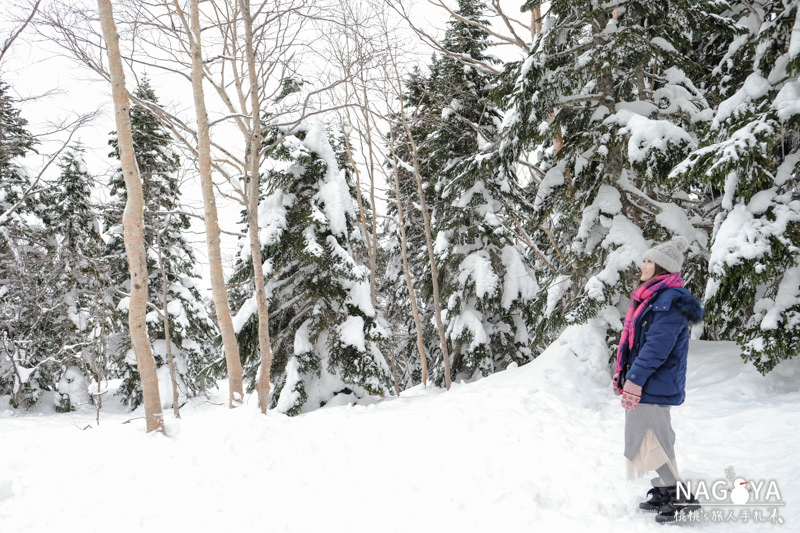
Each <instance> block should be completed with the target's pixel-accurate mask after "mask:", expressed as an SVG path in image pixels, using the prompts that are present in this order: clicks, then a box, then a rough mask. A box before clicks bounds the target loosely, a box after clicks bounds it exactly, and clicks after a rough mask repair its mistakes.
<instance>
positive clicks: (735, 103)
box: [674, 0, 800, 373]
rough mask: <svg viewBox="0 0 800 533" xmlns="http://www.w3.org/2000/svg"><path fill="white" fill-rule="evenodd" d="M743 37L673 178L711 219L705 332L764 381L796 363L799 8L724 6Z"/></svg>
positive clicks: (799, 312) (799, 329) (722, 67)
mask: <svg viewBox="0 0 800 533" xmlns="http://www.w3.org/2000/svg"><path fill="white" fill-rule="evenodd" d="M730 3H731V6H732V7H731V11H730V13H729V14H730V15H731V16H734V17H735V18H736V20H737V22H738V23H739V25H740V27H742V28H744V29H745V31H744V32H743V34H742V35H741V36H740V37H738V38H737V39H736V40H735V41H734V42H733V43H731V46H730V48H729V49H728V50H727V51H726V52H727V53H726V55H725V57H724V58H723V60H722V61H721V62H720V64H719V66H718V68H716V69H715V71H714V76H715V82H716V85H715V89H716V92H717V93H718V94H719V98H720V100H721V102H720V104H719V106H718V107H717V109H716V113H715V114H714V117H713V120H712V121H711V122H710V126H709V128H708V131H707V133H706V135H705V136H704V137H703V142H702V145H701V147H700V148H698V149H697V150H696V151H695V152H693V153H692V154H691V156H690V157H689V158H688V159H687V160H686V161H685V162H684V163H683V164H681V165H680V166H679V167H678V168H676V169H675V172H674V175H675V177H680V178H682V179H684V180H686V181H688V182H690V183H696V184H700V185H702V186H704V187H705V190H704V192H705V194H706V196H705V197H704V198H705V200H706V202H707V205H708V207H709V214H710V216H711V217H713V231H712V234H711V240H710V243H711V246H710V258H709V264H708V268H709V274H710V278H709V280H708V285H707V287H706V291H705V304H706V317H707V318H706V320H707V322H708V325H707V331H708V333H709V334H710V335H711V336H712V337H715V338H729V339H730V338H733V339H736V341H737V342H738V343H739V345H740V346H741V347H742V357H743V358H744V359H745V360H747V361H751V362H752V363H753V364H754V365H755V367H756V368H757V369H758V370H759V371H761V372H763V373H766V372H768V371H770V370H771V369H773V368H774V367H775V365H776V364H778V362H780V361H781V360H783V359H789V358H791V357H794V356H796V355H797V354H798V353H800V344H798V342H797V339H798V337H799V336H800V191H799V190H798V187H799V186H800V175H799V174H798V173H799V172H800V77H799V76H798V75H799V74H800V9H798V6H800V2H798V1H797V0H787V1H783V0H780V1H758V0H756V1H754V2H735V1H734V2H730Z"/></svg>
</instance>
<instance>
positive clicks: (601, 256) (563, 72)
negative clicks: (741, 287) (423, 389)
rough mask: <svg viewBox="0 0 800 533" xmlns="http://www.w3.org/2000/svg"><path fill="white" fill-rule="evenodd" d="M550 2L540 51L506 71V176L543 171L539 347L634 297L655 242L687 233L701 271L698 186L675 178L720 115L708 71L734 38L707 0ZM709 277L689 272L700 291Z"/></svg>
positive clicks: (537, 192) (536, 318) (537, 215)
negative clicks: (528, 169)
mask: <svg viewBox="0 0 800 533" xmlns="http://www.w3.org/2000/svg"><path fill="white" fill-rule="evenodd" d="M549 4H550V5H549V9H548V10H546V12H545V15H544V20H543V29H542V33H541V35H540V36H539V37H538V39H537V40H536V41H535V42H534V44H533V46H532V51H531V55H530V56H529V57H528V59H527V60H526V61H524V62H522V63H520V64H517V65H512V67H513V70H509V71H508V73H507V75H508V76H509V77H510V76H514V77H515V85H514V88H513V91H512V93H511V95H510V96H509V98H508V102H509V104H510V108H509V110H508V111H507V113H506V116H505V120H504V131H503V141H502V142H501V143H500V157H501V161H502V164H503V166H504V167H505V168H506V169H508V172H517V173H519V172H518V171H519V170H522V169H523V168H524V167H522V166H520V165H519V163H518V162H519V161H520V160H522V159H526V160H528V161H530V162H532V163H533V164H534V166H535V167H536V168H537V169H538V174H534V175H533V178H534V179H532V180H530V182H531V185H530V191H531V192H530V194H529V196H530V198H531V199H532V216H531V218H530V221H529V224H528V227H527V233H528V234H529V235H531V236H532V239H531V241H532V243H533V244H534V245H535V248H536V251H537V253H540V254H542V255H541V256H540V257H543V258H544V259H546V261H545V260H541V261H540V262H539V265H538V268H537V275H538V277H539V281H540V284H541V285H542V287H543V289H544V290H546V291H547V294H548V297H547V298H540V299H537V301H536V302H534V304H533V313H534V315H533V317H532V320H533V329H534V331H535V334H534V335H533V343H534V344H535V345H539V346H546V345H547V344H549V342H551V341H552V340H553V339H554V338H555V336H557V335H558V333H559V332H560V331H561V330H562V329H563V327H564V326H565V325H568V324H577V323H584V322H586V321H587V320H589V319H591V318H593V317H596V316H598V315H599V314H600V313H604V312H605V311H604V310H605V309H608V308H609V306H610V307H611V308H613V307H616V306H618V305H620V303H621V302H623V301H625V300H627V296H628V294H629V293H630V291H631V289H632V284H633V283H634V281H635V279H636V274H635V273H636V270H637V267H638V265H639V262H640V261H641V256H642V253H643V252H644V251H645V250H646V249H647V248H648V247H649V245H650V243H652V242H653V241H662V240H668V239H669V238H670V237H671V236H672V235H682V236H684V237H686V238H687V240H688V241H689V242H690V243H692V249H691V251H690V259H689V260H688V261H687V264H689V265H692V264H693V263H695V262H698V263H700V264H702V263H703V262H702V259H697V257H698V256H699V257H702V254H703V253H704V248H705V244H706V239H707V233H706V230H705V228H704V227H703V223H702V219H701V218H700V217H697V216H695V213H694V212H693V208H694V207H693V206H694V201H695V199H696V197H695V195H694V191H693V190H692V189H690V188H685V187H684V185H683V184H682V183H678V182H676V181H673V180H670V179H669V173H670V171H671V170H672V168H673V167H674V166H675V165H676V164H677V163H679V162H680V161H681V160H683V159H684V158H685V157H686V156H688V155H689V154H690V153H691V151H692V150H694V149H696V148H697V146H698V139H699V136H700V135H701V133H702V129H703V127H704V125H705V124H707V123H708V122H709V121H710V120H711V119H712V118H713V111H712V108H711V104H710V103H709V101H708V100H707V99H706V91H705V89H704V88H703V85H702V83H703V82H704V78H703V76H705V73H704V69H705V68H706V67H707V68H708V69H709V70H710V68H712V67H711V65H716V63H715V61H717V59H718V58H719V57H720V56H722V55H723V53H724V51H725V50H726V49H727V43H728V42H729V41H730V40H731V39H733V38H734V37H735V35H736V29H735V28H734V27H733V24H732V23H731V22H730V21H728V20H727V19H725V18H724V17H722V16H720V8H721V6H720V5H718V3H716V2H710V1H706V2H692V3H688V2H678V1H675V2H672V1H670V2H661V3H657V4H654V3H644V2H623V3H621V4H615V5H614V6H613V8H612V7H599V8H598V6H597V5H596V3H592V2H583V3H581V2H579V3H578V4H576V3H575V2H550V3H549ZM583 4H585V5H583ZM536 5H538V3H537V2H532V3H529V7H535V6H536ZM708 34H713V35H715V38H714V39H710V40H708V41H701V40H698V38H697V36H698V35H708ZM701 272H702V269H700V273H698V272H697V271H695V272H693V273H692V275H691V276H689V278H690V284H691V287H692V289H693V290H695V291H696V290H698V289H699V288H700V287H701V286H702V283H703V275H702V273H701ZM617 320H618V318H617V319H611V322H610V323H609V327H610V328H611V329H613V325H612V324H613V323H615V322H616V321H617Z"/></svg>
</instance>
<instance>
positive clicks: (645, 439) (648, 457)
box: [625, 403, 678, 478]
mask: <svg viewBox="0 0 800 533" xmlns="http://www.w3.org/2000/svg"><path fill="white" fill-rule="evenodd" d="M625 458H626V459H628V477H630V478H632V477H634V476H635V475H639V476H642V475H644V474H645V473H647V472H649V471H652V470H656V469H658V468H660V467H662V466H664V465H665V464H667V465H668V466H669V467H670V469H671V470H672V472H673V473H674V475H675V477H676V478H677V477H678V475H677V473H678V469H677V465H676V463H675V431H674V430H673V429H672V417H671V416H670V407H669V406H660V405H654V404H649V403H640V404H639V405H638V406H637V407H636V409H634V410H633V411H625Z"/></svg>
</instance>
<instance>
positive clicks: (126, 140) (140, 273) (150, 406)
mask: <svg viewBox="0 0 800 533" xmlns="http://www.w3.org/2000/svg"><path fill="white" fill-rule="evenodd" d="M97 8H98V11H99V15H100V25H101V27H102V30H103V39H104V40H105V42H106V47H107V52H108V68H109V73H110V76H111V93H112V96H113V98H114V118H115V120H116V125H117V136H118V142H119V154H120V162H121V164H122V174H123V176H124V178H125V190H126V193H127V196H128V199H127V202H126V204H125V212H124V214H123V216H122V227H123V237H124V240H125V253H126V255H127V257H128V270H129V271H130V276H131V295H130V304H129V307H128V327H129V329H130V335H131V345H132V346H133V352H134V353H135V354H136V364H137V368H138V371H139V376H140V378H141V382H142V396H143V398H144V412H145V420H146V423H147V431H148V432H150V431H160V432H163V431H164V416H163V414H162V412H161V398H160V397H159V393H158V376H157V375H156V363H155V360H154V359H153V353H152V351H151V350H150V339H149V338H148V336H147V322H146V315H147V253H146V251H145V246H144V219H143V213H144V197H143V194H142V182H141V179H140V178H139V169H138V167H137V166H136V154H135V153H134V149H133V136H132V134H131V118H130V103H129V101H128V92H127V90H126V89H125V72H124V71H123V69H122V58H121V56H120V51H119V35H118V34H117V28H116V24H115V23H114V16H113V13H112V10H111V1H110V0H97Z"/></svg>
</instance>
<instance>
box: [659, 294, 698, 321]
mask: <svg viewBox="0 0 800 533" xmlns="http://www.w3.org/2000/svg"><path fill="white" fill-rule="evenodd" d="M655 300H656V302H655V304H654V305H653V309H654V310H656V311H668V310H669V309H670V308H671V307H673V306H674V307H675V309H677V310H678V311H680V312H681V314H682V315H683V316H685V317H686V318H688V319H689V322H690V323H695V322H700V321H701V320H702V319H703V305H702V304H701V303H700V302H699V301H698V300H697V298H695V297H694V296H692V294H691V293H690V292H689V291H688V290H686V289H666V290H664V291H663V293H662V294H659V295H658V297H657V298H655Z"/></svg>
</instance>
